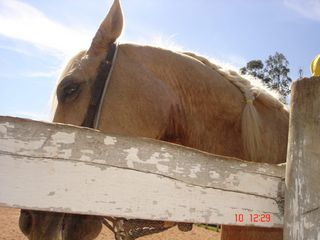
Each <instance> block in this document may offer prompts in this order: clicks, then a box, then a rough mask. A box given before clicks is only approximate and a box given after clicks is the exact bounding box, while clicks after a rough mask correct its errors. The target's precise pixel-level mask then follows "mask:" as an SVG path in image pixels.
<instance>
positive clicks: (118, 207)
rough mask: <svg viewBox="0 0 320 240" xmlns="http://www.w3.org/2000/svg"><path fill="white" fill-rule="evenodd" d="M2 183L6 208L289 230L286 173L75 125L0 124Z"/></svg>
mask: <svg viewBox="0 0 320 240" xmlns="http://www.w3.org/2000/svg"><path fill="white" fill-rule="evenodd" d="M0 182H1V188H0V205H1V206H10V207H18V208H31V209H41V210H52V211H63V212H72V213H84V214H96V215H112V216H118V217H119V216H122V217H127V218H142V219H154V220H170V221H178V222H179V221H181V222H203V223H220V224H229V225H256V226H265V227H281V226H282V218H283V197H284V195H283V187H284V167H283V166H275V165H268V164H259V163H250V162H244V161H239V160H237V159H232V158H227V157H222V156H217V155H212V154H207V153H204V152H200V151H196V150H194V149H190V148H185V147H181V146H178V145H173V144H168V143H165V142H159V141H155V140H151V139H145V138H130V137H121V136H110V135H105V134H102V133H100V132H98V131H95V130H91V129H83V128H79V127H74V126H67V125H60V124H49V123H43V122H36V121H30V120H24V119H18V118H11V117H0ZM235 214H244V217H245V219H244V221H243V222H236V221H235ZM250 214H270V217H271V221H270V222H262V221H257V222H252V221H251V219H250Z"/></svg>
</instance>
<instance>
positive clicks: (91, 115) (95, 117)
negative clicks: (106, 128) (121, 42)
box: [81, 43, 118, 129]
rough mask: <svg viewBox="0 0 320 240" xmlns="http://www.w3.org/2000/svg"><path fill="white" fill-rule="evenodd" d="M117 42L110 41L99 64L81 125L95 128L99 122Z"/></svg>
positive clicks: (115, 54)
mask: <svg viewBox="0 0 320 240" xmlns="http://www.w3.org/2000/svg"><path fill="white" fill-rule="evenodd" d="M117 51H118V44H117V43H112V44H111V45H110V47H109V51H108V54H107V56H106V58H105V59H104V61H102V62H101V63H100V65H99V69H98V73H97V77H96V80H95V81H94V83H93V86H92V88H91V99H90V103H89V106H88V110H87V114H86V117H85V119H84V121H83V123H82V124H81V126H83V127H88V128H94V129H96V128H97V127H98V124H99V119H100V114H101V107H102V101H103V99H104V97H105V94H106V91H107V88H108V85H109V82H110V78H111V75H112V70H113V67H114V62H115V59H116V56H117Z"/></svg>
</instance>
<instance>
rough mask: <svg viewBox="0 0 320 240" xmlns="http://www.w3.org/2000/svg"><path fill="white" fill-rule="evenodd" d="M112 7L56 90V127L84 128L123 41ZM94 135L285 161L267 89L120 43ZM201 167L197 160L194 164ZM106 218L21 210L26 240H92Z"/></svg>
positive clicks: (185, 57)
mask: <svg viewBox="0 0 320 240" xmlns="http://www.w3.org/2000/svg"><path fill="white" fill-rule="evenodd" d="M122 26H123V16H122V11H121V7H120V3H119V0H115V1H114V3H113V5H112V7H111V9H110V11H109V13H108V15H107V17H106V18H105V19H104V21H103V22H102V24H101V26H100V28H99V29H98V31H97V33H96V35H95V37H94V38H93V41H92V44H91V46H90V48H89V49H88V50H87V51H82V52H80V53H78V54H77V55H76V56H75V57H74V58H73V59H71V61H70V62H69V64H68V65H67V66H66V68H65V70H64V72H63V73H62V76H61V79H60V82H59V84H58V86H57V91H56V96H57V100H58V103H57V106H56V111H55V115H54V121H55V122H60V123H68V124H74V125H82V124H83V122H85V119H87V117H88V116H87V114H88V108H90V102H91V99H92V88H93V86H94V85H95V81H96V79H97V74H98V73H97V72H99V71H100V70H99V69H100V68H101V63H102V62H103V61H105V59H106V55H107V54H108V52H110V48H111V46H114V45H113V43H114V42H115V41H116V40H117V38H118V37H119V35H120V34H121V31H122ZM95 120H96V123H97V128H98V129H100V130H101V131H103V132H106V133H114V134H123V135H130V136H143V137H149V138H154V139H161V140H164V141H168V142H174V143H178V144H182V145H185V146H188V147H192V148H196V149H200V150H203V151H207V152H210V153H215V154H220V155H227V156H232V157H237V158H241V159H246V160H251V161H258V162H263V161H265V162H268V163H281V162H284V161H285V159H286V143H287V133H288V111H287V110H286V109H285V108H284V106H283V105H282V104H281V103H280V102H279V101H278V100H276V99H275V98H274V97H272V96H271V95H269V94H268V93H267V92H266V91H265V90H262V89H259V88H256V87H253V85H252V84H251V83H250V82H249V81H248V80H245V79H243V78H242V77H241V76H240V75H238V74H237V73H235V72H233V71H224V70H222V69H221V68H220V67H219V66H217V65H215V64H213V63H211V62H209V61H208V60H207V59H205V58H203V57H199V56H197V55H195V54H192V53H178V52H173V51H170V50H166V49H161V48H155V47H149V46H138V45H133V44H121V45H119V46H118V51H117V55H116V57H115V61H114V63H113V70H112V74H111V76H110V81H109V84H108V88H107V90H106V94H105V96H104V97H103V100H102V102H101V109H100V114H99V119H95ZM195 160H196V159H195ZM102 222H103V218H102V217H94V216H81V215H69V214H59V213H45V212H36V211H25V210H22V213H21V216H20V228H21V230H22V231H23V233H24V234H25V235H26V236H28V238H29V239H32V240H35V239H37V240H39V239H46V240H57V239H67V240H71V239H77V240H91V239H94V238H95V237H96V236H97V235H98V234H99V232H100V231H101V227H102ZM222 238H223V239H246V240H250V239H251V240H253V239H259V240H261V239H262V240H263V239H268V240H269V239H282V232H281V230H280V229H264V228H241V229H240V228H236V227H232V226H228V227H224V228H223V232H222Z"/></svg>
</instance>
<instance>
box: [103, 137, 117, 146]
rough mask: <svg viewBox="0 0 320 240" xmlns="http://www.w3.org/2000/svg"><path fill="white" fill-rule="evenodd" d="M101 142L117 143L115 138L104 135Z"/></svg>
mask: <svg viewBox="0 0 320 240" xmlns="http://www.w3.org/2000/svg"><path fill="white" fill-rule="evenodd" d="M103 142H104V144H105V145H115V144H116V143H117V138H115V137H110V136H106V137H105V138H104V140H103Z"/></svg>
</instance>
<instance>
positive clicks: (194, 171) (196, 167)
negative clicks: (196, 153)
mask: <svg viewBox="0 0 320 240" xmlns="http://www.w3.org/2000/svg"><path fill="white" fill-rule="evenodd" d="M200 172H201V165H200V164H195V165H193V166H192V167H191V168H190V174H189V177H190V178H197V177H198V176H197V173H200Z"/></svg>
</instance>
